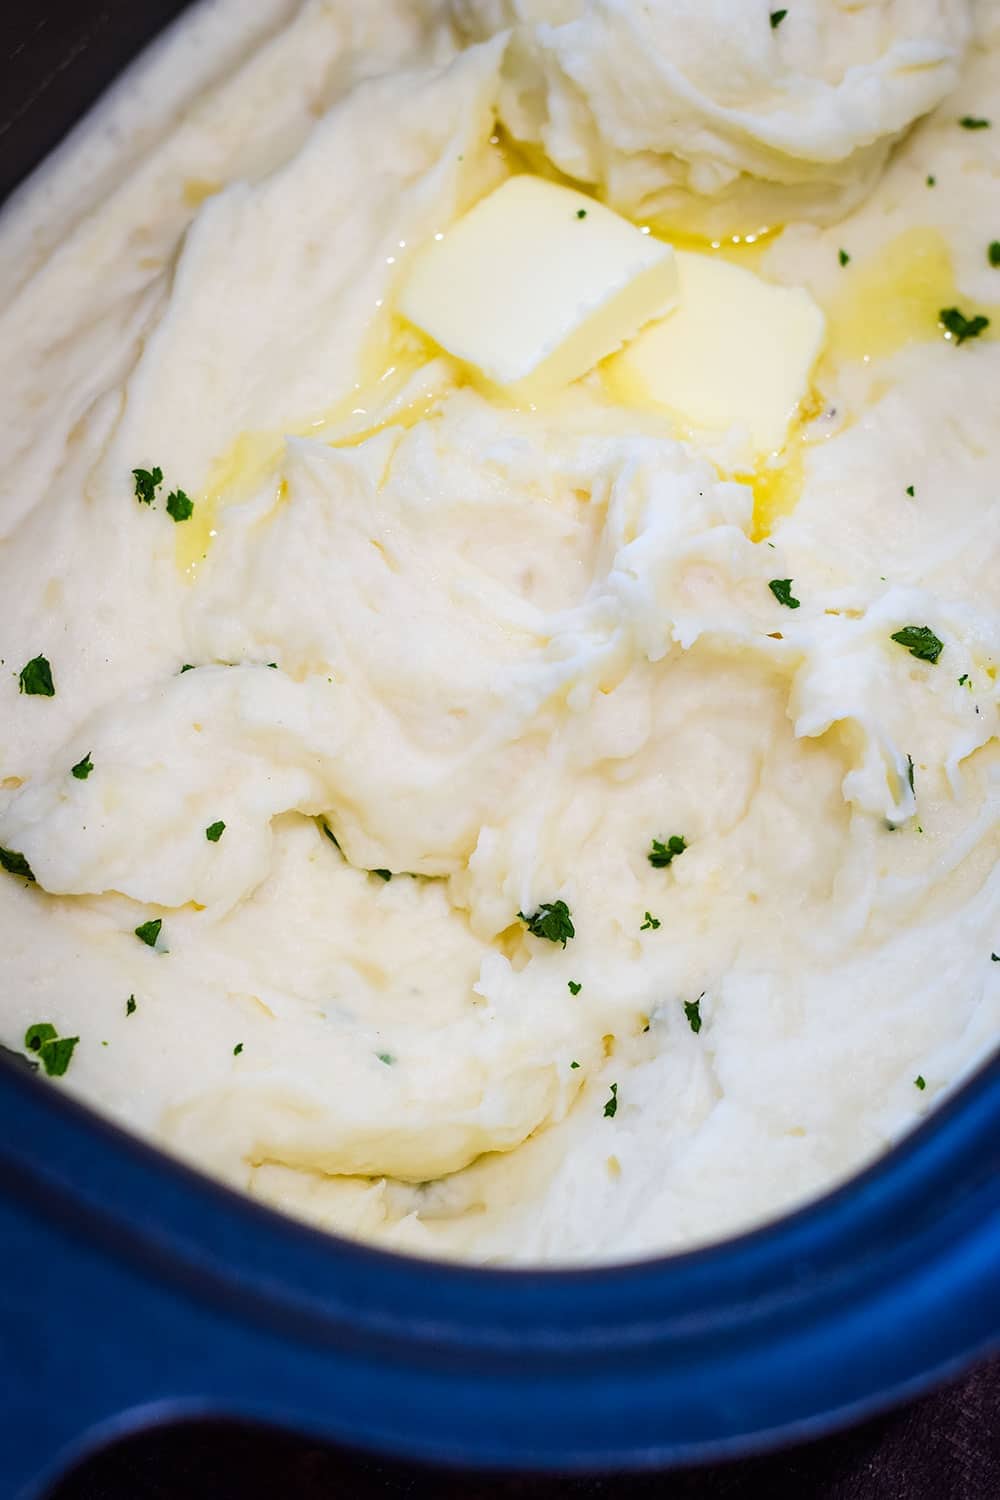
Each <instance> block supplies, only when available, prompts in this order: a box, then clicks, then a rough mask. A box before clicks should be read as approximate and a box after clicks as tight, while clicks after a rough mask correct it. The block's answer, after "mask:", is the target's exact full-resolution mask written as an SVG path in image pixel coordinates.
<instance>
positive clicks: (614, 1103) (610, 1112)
mask: <svg viewBox="0 0 1000 1500" xmlns="http://www.w3.org/2000/svg"><path fill="white" fill-rule="evenodd" d="M617 1113H618V1085H617V1083H613V1084H612V1085H611V1098H610V1099H609V1100H608V1102H607V1104H606V1105H605V1106H604V1114H605V1116H606V1118H607V1119H609V1120H613V1119H614V1117H615V1115H616V1114H617Z"/></svg>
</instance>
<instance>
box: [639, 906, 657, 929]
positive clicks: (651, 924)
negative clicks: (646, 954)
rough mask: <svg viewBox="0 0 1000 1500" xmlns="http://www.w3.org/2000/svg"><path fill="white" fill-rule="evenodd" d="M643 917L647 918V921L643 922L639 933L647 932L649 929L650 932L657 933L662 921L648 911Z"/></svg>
mask: <svg viewBox="0 0 1000 1500" xmlns="http://www.w3.org/2000/svg"><path fill="white" fill-rule="evenodd" d="M643 916H644V917H645V921H644V922H643V924H642V926H641V927H640V928H639V931H640V932H645V931H646V930H647V929H649V930H651V931H653V932H655V931H656V929H657V927H659V925H660V919H659V917H654V916H653V914H652V912H648V911H647V912H644V913H643Z"/></svg>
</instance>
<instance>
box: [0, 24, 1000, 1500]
mask: <svg viewBox="0 0 1000 1500" xmlns="http://www.w3.org/2000/svg"><path fill="white" fill-rule="evenodd" d="M245 3H247V4H252V3H253V0H245ZM355 3H358V4H364V3H365V0H355ZM183 7H184V0H114V3H108V4H92V3H87V0H62V3H58V4H39V3H30V0H28V3H21V4H16V3H12V0H0V199H2V198H3V197H4V196H6V194H7V193H8V192H9V191H10V190H11V188H12V187H14V186H15V185H16V183H17V182H18V181H19V180H20V178H21V177H22V176H23V175H24V173H25V172H26V171H27V170H29V169H30V167H31V166H32V165H33V164H34V163H35V162H37V161H39V160H40V159H41V158H42V157H43V156H44V155H45V154H46V153H47V152H48V151H49V150H51V148H52V147H53V146H54V145H56V144H57V142H58V141H59V140H60V139H61V137H62V136H63V135H64V134H65V132H66V130H67V129H68V128H69V127H70V125H72V124H73V122H74V121H75V120H76V119H77V118H78V117H79V115H80V114H81V113H82V112H83V110H85V109H86V107H87V106H88V104H90V103H91V101H92V100H93V99H94V98H96V96H97V95H98V93H99V92H100V91H101V89H102V88H103V87H104V85H105V84H106V83H107V82H108V81H109V80H110V79H111V78H112V77H113V76H114V75H115V74H116V73H117V72H118V71H119V69H120V68H121V67H123V66H124V64H125V63H126V62H127V61H128V60H129V59H130V58H131V57H132V56H133V55H134V54H135V52H136V51H137V50H138V49H139V48H140V47H141V46H142V45H143V43H144V42H145V41H147V40H148V39H149V38H150V37H151V36H153V35H154V34H155V32H157V31H158V30H159V29H160V28H161V27H162V26H163V25H164V24H165V23H166V22H167V21H168V20H170V19H171V18H172V17H173V16H174V15H176V14H177V13H178V12H179V11H180V10H182V9H183ZM0 297H2V289H0ZM998 1407H1000V1362H997V1363H995V1364H992V1365H990V1366H988V1367H986V1368H984V1369H983V1370H980V1371H978V1372H975V1373H974V1374H973V1375H972V1376H970V1377H968V1378H966V1379H965V1380H963V1381H962V1382H961V1383H959V1384H957V1385H955V1386H953V1387H951V1388H949V1389H948V1390H946V1391H944V1392H941V1393H940V1394H938V1395H936V1396H933V1397H930V1398H927V1399H925V1400H923V1401H920V1402H918V1403H916V1404H915V1405H913V1406H911V1407H909V1408H907V1409H905V1410H904V1411H901V1412H897V1413H894V1414H891V1415H888V1416H885V1417H882V1418H879V1419H878V1420H876V1421H874V1422H870V1423H868V1424H866V1425H865V1426H863V1427H860V1428H857V1429H855V1430H854V1431H853V1432H850V1433H846V1434H842V1435H840V1436H838V1437H834V1438H830V1439H827V1440H826V1441H824V1442H821V1443H813V1444H809V1445H806V1446H803V1447H799V1448H795V1449H790V1450H787V1451H786V1452H784V1453H782V1454H779V1455H774V1456H771V1457H768V1458H761V1459H751V1460H748V1461H744V1462H742V1463H734V1464H727V1465H722V1466H719V1467H716V1468H713V1469H705V1470H684V1471H678V1472H677V1473H675V1474H669V1475H659V1476H643V1477H638V1478H632V1479H623V1478H593V1479H578V1478H562V1479H559V1478H555V1479H537V1478H514V1479H512V1478H498V1477H491V1476H476V1475H469V1474H463V1475H458V1474H454V1473H449V1472H447V1471H443V1470H430V1469H417V1468H414V1467H411V1466H408V1465H400V1464H389V1463H381V1462H378V1461H376V1460H373V1459H369V1458H365V1457H363V1456H360V1455H358V1454H354V1453H348V1452H344V1451H342V1450H337V1449H333V1448H322V1447H318V1446H317V1445H315V1444H313V1443H308V1442H304V1441H301V1440H299V1439H295V1438H293V1437H289V1436H287V1435H284V1434H274V1433H267V1432H261V1431H258V1430H256V1429H253V1428H249V1427H239V1426H236V1425H223V1424H205V1425H200V1426H198V1425H188V1426H185V1427H182V1428H177V1429H167V1430H161V1431H157V1432H153V1433H147V1434H145V1435H142V1436H139V1437H136V1438H132V1439H129V1440H128V1441H126V1442H124V1443H121V1444H119V1445H117V1446H116V1447H115V1448H114V1449H113V1450H112V1451H110V1452H108V1453H105V1454H103V1455H99V1456H97V1457H95V1458H93V1459H91V1460H89V1461H88V1462H87V1463H85V1464H84V1465H82V1466H81V1467H79V1468H78V1469H77V1471H76V1472H75V1474H74V1475H73V1476H72V1477H71V1478H70V1479H68V1480H67V1481H66V1482H64V1483H63V1484H61V1485H60V1486H58V1488H57V1489H56V1490H55V1491H53V1492H52V1495H51V1497H50V1500H230V1497H232V1500H276V1497H277V1500H286V1497H287V1500H335V1497H345V1500H348V1497H349V1500H376V1497H377V1500H751V1497H753V1500H756V1497H765V1500H1000V1419H998ZM40 1415H41V1412H40Z"/></svg>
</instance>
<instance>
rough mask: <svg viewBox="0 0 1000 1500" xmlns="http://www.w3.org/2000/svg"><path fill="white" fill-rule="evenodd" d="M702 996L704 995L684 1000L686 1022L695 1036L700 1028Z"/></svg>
mask: <svg viewBox="0 0 1000 1500" xmlns="http://www.w3.org/2000/svg"><path fill="white" fill-rule="evenodd" d="M704 998H705V997H704V995H699V996H698V998H697V1000H685V1001H684V1014H685V1016H687V1023H688V1025H689V1026H690V1028H691V1030H692V1031H693V1032H694V1034H695V1036H697V1035H698V1033H699V1031H700V1030H701V1002H702V1000H703V999H704Z"/></svg>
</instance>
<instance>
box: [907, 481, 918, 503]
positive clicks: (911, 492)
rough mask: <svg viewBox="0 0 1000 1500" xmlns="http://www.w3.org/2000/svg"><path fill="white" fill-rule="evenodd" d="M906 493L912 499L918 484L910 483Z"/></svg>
mask: <svg viewBox="0 0 1000 1500" xmlns="http://www.w3.org/2000/svg"><path fill="white" fill-rule="evenodd" d="M906 493H907V494H908V495H909V497H910V499H911V500H912V499H913V497H914V495H915V494H916V493H917V488H916V485H913V484H908V485H907V486H906Z"/></svg>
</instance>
